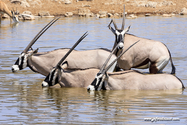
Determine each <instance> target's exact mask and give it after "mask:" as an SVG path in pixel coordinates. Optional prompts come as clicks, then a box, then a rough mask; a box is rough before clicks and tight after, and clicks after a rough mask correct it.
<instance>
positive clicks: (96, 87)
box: [95, 78, 102, 90]
mask: <svg viewBox="0 0 187 125" xmlns="http://www.w3.org/2000/svg"><path fill="white" fill-rule="evenodd" d="M101 80H102V78H99V81H98V84H97V85H96V86H95V90H97V89H98V88H99V85H100V84H101Z"/></svg>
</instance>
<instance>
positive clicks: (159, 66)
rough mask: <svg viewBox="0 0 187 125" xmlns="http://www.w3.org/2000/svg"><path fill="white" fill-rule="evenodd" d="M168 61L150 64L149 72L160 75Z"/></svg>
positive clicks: (163, 60)
mask: <svg viewBox="0 0 187 125" xmlns="http://www.w3.org/2000/svg"><path fill="white" fill-rule="evenodd" d="M168 62H169V59H166V58H165V59H162V60H160V61H158V62H151V64H150V67H149V72H150V73H152V74H156V73H160V72H162V70H163V69H164V68H165V67H166V65H167V64H168Z"/></svg>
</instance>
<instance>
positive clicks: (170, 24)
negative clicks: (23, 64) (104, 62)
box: [0, 16, 187, 124]
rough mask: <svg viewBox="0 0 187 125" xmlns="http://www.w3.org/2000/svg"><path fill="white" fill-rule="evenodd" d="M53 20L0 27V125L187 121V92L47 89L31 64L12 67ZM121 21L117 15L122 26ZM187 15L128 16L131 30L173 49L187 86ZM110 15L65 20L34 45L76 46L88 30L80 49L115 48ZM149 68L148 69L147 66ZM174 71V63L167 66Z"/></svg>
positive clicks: (42, 48)
mask: <svg viewBox="0 0 187 125" xmlns="http://www.w3.org/2000/svg"><path fill="white" fill-rule="evenodd" d="M51 20H52V19H51V18H42V19H36V20H34V21H25V22H20V23H19V24H18V25H10V23H9V20H3V21H2V22H1V25H0V116H1V117H0V124H62V123H69V124H70V123H71V124H86V123H88V124H90V123H93V124H151V122H150V121H144V118H162V117H164V118H178V119H179V120H180V121H157V122H155V123H156V124H166V123H167V124H179V123H181V124H185V123H186V122H187V115H186V114H187V113H186V112H187V105H186V104H187V90H186V89H185V90H183V91H182V90H178V91H176V90H172V91H121V90H120V91H101V92H95V93H88V92H87V90H86V89H84V88H42V87H41V82H42V81H43V80H44V78H45V77H44V76H42V75H40V74H37V73H34V72H32V71H31V70H30V69H29V68H26V69H24V70H22V71H19V72H17V73H12V72H11V66H12V65H13V64H14V62H15V61H16V59H17V57H18V56H19V54H20V53H21V52H22V51H23V50H24V48H25V47H26V46H27V44H28V43H29V42H30V41H31V40H32V39H33V38H34V36H35V35H36V34H37V33H38V32H39V31H40V30H41V29H42V28H43V27H44V26H45V25H46V24H47V23H48V22H49V21H51ZM121 20H122V19H115V21H116V22H117V24H118V26H119V27H121ZM186 21H187V18H186V17H185V16H176V17H170V18H163V17H159V16H153V17H139V18H137V19H126V22H125V23H126V27H127V26H129V25H131V29H130V33H131V34H134V35H137V36H141V37H144V38H148V39H154V40H158V41H161V42H163V43H164V44H166V45H167V47H168V48H169V50H170V51H171V54H172V57H173V62H174V64H175V66H176V69H177V70H176V75H177V76H178V77H179V78H180V79H181V80H182V81H183V83H184V85H185V86H187V77H186V76H187V75H186V73H187V71H186V70H187V68H186V60H187V56H186V47H187V37H186V34H187V23H186ZM109 22H110V19H108V18H103V19H96V18H61V19H60V20H59V21H57V22H56V23H55V24H54V25H53V26H52V27H51V28H50V29H49V30H48V31H47V32H46V33H44V35H43V36H42V37H41V38H40V39H39V40H38V41H37V42H36V44H35V45H34V46H33V48H34V49H36V48H40V49H39V51H40V52H46V51H51V50H54V49H58V48H69V47H71V46H72V45H73V44H74V43H75V42H76V41H77V40H78V39H79V37H80V36H81V35H82V34H84V33H85V32H86V31H88V32H89V35H88V36H87V37H86V38H85V40H84V41H83V42H81V43H80V44H79V45H78V46H77V48H76V49H77V50H87V49H95V48H108V49H111V48H112V46H113V42H114V35H113V34H112V32H111V31H110V30H108V28H107V26H108V24H109ZM145 71H148V70H145ZM164 71H165V72H171V66H170V64H168V66H167V67H166V68H165V69H164Z"/></svg>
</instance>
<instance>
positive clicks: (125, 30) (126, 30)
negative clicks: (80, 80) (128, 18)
mask: <svg viewBox="0 0 187 125" xmlns="http://www.w3.org/2000/svg"><path fill="white" fill-rule="evenodd" d="M130 27H131V25H130V26H128V27H127V28H126V29H124V30H123V31H122V34H125V33H127V32H129V30H130Z"/></svg>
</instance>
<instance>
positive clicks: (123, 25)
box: [121, 5, 125, 30]
mask: <svg viewBox="0 0 187 125" xmlns="http://www.w3.org/2000/svg"><path fill="white" fill-rule="evenodd" d="M124 27H125V5H124V10H123V20H122V26H121V30H124Z"/></svg>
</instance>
